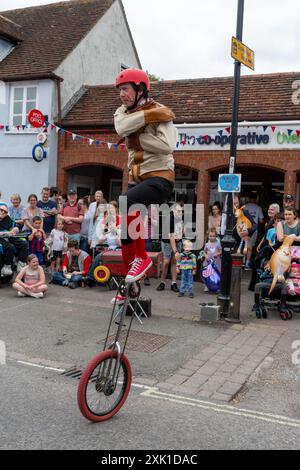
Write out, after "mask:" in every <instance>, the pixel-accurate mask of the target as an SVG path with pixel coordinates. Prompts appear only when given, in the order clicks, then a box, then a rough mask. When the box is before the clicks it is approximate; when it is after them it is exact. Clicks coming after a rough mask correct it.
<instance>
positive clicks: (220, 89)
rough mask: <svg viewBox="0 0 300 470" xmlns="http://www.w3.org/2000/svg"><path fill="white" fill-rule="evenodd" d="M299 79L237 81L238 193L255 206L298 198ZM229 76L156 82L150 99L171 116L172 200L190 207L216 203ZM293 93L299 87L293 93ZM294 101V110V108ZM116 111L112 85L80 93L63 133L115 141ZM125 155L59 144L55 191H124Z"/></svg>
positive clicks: (224, 152) (225, 148)
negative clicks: (253, 199) (179, 198)
mask: <svg viewBox="0 0 300 470" xmlns="http://www.w3.org/2000/svg"><path fill="white" fill-rule="evenodd" d="M299 80H300V73H282V74H268V75H252V76H245V77H243V78H242V81H241V100H240V114H239V121H240V128H239V146H238V154H237V172H240V173H241V174H242V194H241V196H242V197H243V196H245V197H246V196H247V194H248V193H249V192H251V191H254V190H255V191H257V193H258V195H259V200H260V203H261V205H262V206H263V207H264V208H266V207H267V205H268V204H269V203H271V202H279V203H281V201H282V196H283V194H284V193H286V194H287V193H289V194H293V195H295V196H297V204H298V205H299V187H300V178H299V173H300V100H299V91H298V89H299V88H300V81H299ZM232 86H233V81H232V78H211V79H196V80H179V81H161V82H157V83H153V84H152V87H151V95H152V97H153V98H154V99H155V100H157V101H160V102H161V103H163V104H165V105H167V106H169V107H171V108H172V109H173V111H174V112H175V114H176V121H175V124H176V126H177V128H178V144H177V150H176V151H175V154H174V155H175V162H176V184H175V194H174V198H176V194H178V193H181V192H185V193H186V194H187V196H188V200H189V202H199V203H204V204H205V207H206V211H207V210H208V207H209V204H211V203H213V202H214V201H215V200H217V199H220V197H221V195H220V194H218V192H217V180H218V174H219V173H222V172H224V173H227V172H228V161H229V138H230V122H231V99H232ZM297 87H298V89H297ZM297 103H299V104H297ZM118 106H119V98H118V92H117V91H116V90H115V88H114V86H95V87H86V88H85V89H84V90H82V93H81V98H80V99H79V101H78V102H77V103H76V104H75V105H74V107H73V108H72V109H71V111H70V112H69V113H68V114H67V115H66V116H65V117H64V118H63V122H62V127H63V128H64V129H66V130H67V131H69V132H73V133H78V134H80V135H82V136H86V137H90V138H93V139H99V140H101V141H106V142H118V137H117V135H116V134H115V132H114V128H113V113H114V110H115V109H116V108H117V107H118ZM126 167H127V158H126V152H124V151H120V150H115V149H114V147H112V148H111V149H108V148H102V146H100V147H99V146H98V147H96V146H95V145H89V144H88V143H83V142H78V141H73V140H72V139H70V138H69V137H68V136H67V135H66V134H65V135H61V136H60V138H59V151H58V180H57V184H58V186H59V188H61V189H63V190H64V191H66V189H67V188H68V187H70V186H73V187H74V186H75V187H77V189H78V190H79V193H80V194H84V193H85V192H88V193H90V192H92V191H94V190H95V189H97V188H101V189H103V191H104V194H105V196H106V198H108V199H112V198H115V197H116V196H117V195H118V194H119V193H120V191H121V190H122V189H123V190H125V189H126V187H127V181H128V174H127V169H126Z"/></svg>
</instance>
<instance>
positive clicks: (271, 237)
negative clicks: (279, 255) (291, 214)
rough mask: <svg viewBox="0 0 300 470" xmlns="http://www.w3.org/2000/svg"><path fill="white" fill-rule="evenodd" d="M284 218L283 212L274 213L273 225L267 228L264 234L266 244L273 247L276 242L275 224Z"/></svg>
mask: <svg viewBox="0 0 300 470" xmlns="http://www.w3.org/2000/svg"><path fill="white" fill-rule="evenodd" d="M282 220H284V216H283V214H275V217H274V226H273V227H272V228H269V230H268V231H267V234H266V240H267V241H268V244H269V246H270V247H271V248H273V247H274V246H275V245H276V243H277V241H278V240H277V225H278V224H279V222H281V221H282Z"/></svg>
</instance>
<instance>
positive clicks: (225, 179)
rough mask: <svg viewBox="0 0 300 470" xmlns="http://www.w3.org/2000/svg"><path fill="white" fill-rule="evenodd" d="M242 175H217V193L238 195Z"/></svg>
mask: <svg viewBox="0 0 300 470" xmlns="http://www.w3.org/2000/svg"><path fill="white" fill-rule="evenodd" d="M241 181H242V175H237V174H226V175H219V186H218V191H219V193H240V192H241Z"/></svg>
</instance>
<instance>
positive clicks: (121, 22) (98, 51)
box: [55, 2, 139, 108]
mask: <svg viewBox="0 0 300 470" xmlns="http://www.w3.org/2000/svg"><path fill="white" fill-rule="evenodd" d="M121 63H122V64H125V65H127V66H130V67H137V68H139V62H138V58H137V56H136V52H135V49H134V46H133V43H132V40H131V37H130V34H129V32H128V29H127V26H126V21H125V18H124V14H123V11H122V8H121V6H120V4H119V2H115V3H114V4H113V5H112V7H111V8H110V9H109V10H108V11H107V12H106V14H105V15H104V16H103V17H102V18H101V19H100V20H99V22H98V23H97V24H96V25H95V26H94V28H93V29H92V30H91V31H90V32H89V33H88V34H87V36H86V37H85V38H84V39H83V40H82V41H81V43H80V44H79V45H78V46H77V47H76V48H75V49H74V50H73V52H71V54H69V56H68V57H67V58H66V59H65V60H64V62H62V64H61V65H60V66H59V67H58V69H57V70H56V71H55V73H56V74H57V75H58V76H60V77H62V78H63V79H64V81H63V82H62V84H61V89H62V108H63V107H64V106H65V105H66V103H67V102H68V101H69V100H70V99H71V98H72V96H73V95H74V93H76V92H77V91H78V90H79V88H80V87H81V86H82V85H107V84H111V83H114V80H115V77H116V75H117V74H118V73H119V71H120V65H121Z"/></svg>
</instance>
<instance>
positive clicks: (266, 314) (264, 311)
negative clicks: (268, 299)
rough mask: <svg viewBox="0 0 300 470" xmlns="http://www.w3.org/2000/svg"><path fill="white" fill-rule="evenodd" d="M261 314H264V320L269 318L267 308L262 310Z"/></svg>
mask: <svg viewBox="0 0 300 470" xmlns="http://www.w3.org/2000/svg"><path fill="white" fill-rule="evenodd" d="M261 312H262V317H263V318H268V312H267V309H266V308H265V307H262V308H261Z"/></svg>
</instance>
